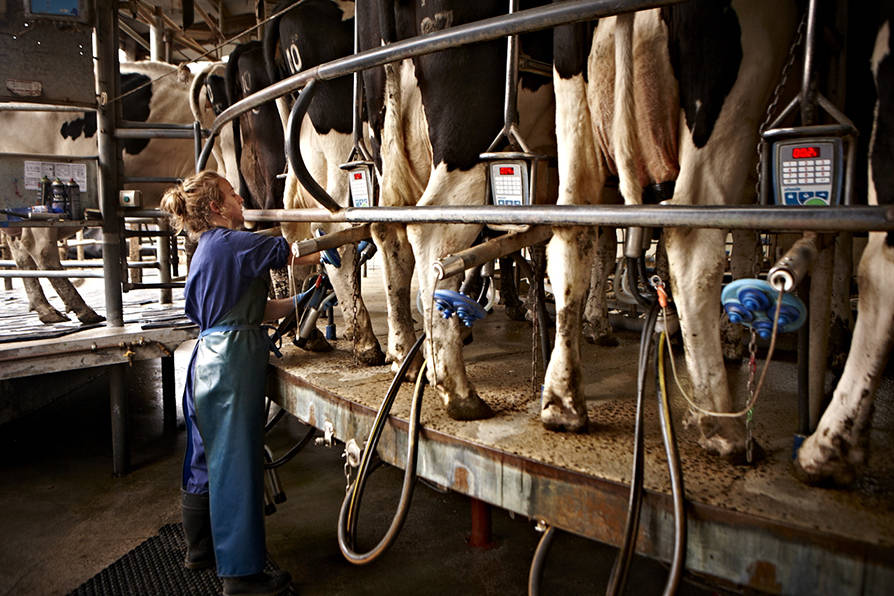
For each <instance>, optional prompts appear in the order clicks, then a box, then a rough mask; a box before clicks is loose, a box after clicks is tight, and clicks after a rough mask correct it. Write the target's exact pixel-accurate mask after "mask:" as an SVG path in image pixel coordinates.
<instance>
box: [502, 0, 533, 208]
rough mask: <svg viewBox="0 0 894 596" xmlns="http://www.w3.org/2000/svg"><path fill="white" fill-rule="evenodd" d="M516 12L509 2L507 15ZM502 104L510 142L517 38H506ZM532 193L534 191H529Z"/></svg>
mask: <svg viewBox="0 0 894 596" xmlns="http://www.w3.org/2000/svg"><path fill="white" fill-rule="evenodd" d="M515 12H518V0H509V14H513V13H515ZM504 97H505V100H504V103H503V124H504V128H503V133H504V134H505V135H507V137H508V139H509V140H510V141H511V140H512V137H511V136H509V135H510V134H511V128H512V125H513V124H516V119H517V118H518V109H517V106H518V36H517V35H510V36H509V37H508V38H506V94H505V96H504ZM531 192H532V193H533V192H534V191H533V190H531Z"/></svg>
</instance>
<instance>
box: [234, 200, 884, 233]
mask: <svg viewBox="0 0 894 596" xmlns="http://www.w3.org/2000/svg"><path fill="white" fill-rule="evenodd" d="M244 217H245V221H246V222H288V221H304V222H314V221H316V222H348V223H454V224H514V225H537V224H544V225H551V226H614V227H646V228H660V227H665V228H720V229H736V230H767V231H797V230H812V231H816V232H867V231H892V230H894V207H892V206H867V207H796V206H779V207H761V206H750V205H747V206H739V207H730V206H720V205H526V206H522V207H498V206H493V205H481V206H428V205H427V206H415V207H365V208H358V207H349V208H346V209H342V210H341V211H338V212H336V213H332V212H330V211H328V210H326V209H247V210H245V212H244Z"/></svg>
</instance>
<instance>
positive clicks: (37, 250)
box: [22, 229, 106, 324]
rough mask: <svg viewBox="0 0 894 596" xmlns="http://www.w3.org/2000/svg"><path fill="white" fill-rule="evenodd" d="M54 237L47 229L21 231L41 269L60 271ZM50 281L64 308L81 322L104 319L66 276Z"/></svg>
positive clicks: (95, 321) (96, 321)
mask: <svg viewBox="0 0 894 596" xmlns="http://www.w3.org/2000/svg"><path fill="white" fill-rule="evenodd" d="M56 238H57V235H56V233H55V232H54V231H51V230H49V229H47V230H46V231H45V232H44V231H38V230H31V231H30V234H29V233H28V232H23V233H22V240H23V242H24V244H25V246H27V247H28V252H29V253H30V254H31V256H32V258H34V261H35V262H36V263H37V265H38V267H40V268H41V269H46V270H53V271H62V263H61V262H60V261H59V251H58V250H56ZM50 283H51V284H52V285H53V289H54V290H56V293H57V294H58V295H59V298H61V299H62V302H63V303H65V308H67V309H68V310H69V311H71V312H74V314H75V316H77V317H78V320H79V321H81V322H82V323H88V324H89V323H99V322H100V321H105V320H106V318H105V317H103V316H101V315H98V314H96V312H95V311H94V310H93V309H92V308H90V307H89V306H88V305H87V303H86V302H84V299H83V298H82V297H81V295H80V294H79V293H78V291H77V289H75V287H74V285H73V284H72V283H71V280H69V279H68V278H65V277H51V278H50Z"/></svg>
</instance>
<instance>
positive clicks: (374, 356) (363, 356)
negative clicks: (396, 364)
mask: <svg viewBox="0 0 894 596" xmlns="http://www.w3.org/2000/svg"><path fill="white" fill-rule="evenodd" d="M357 360H359V361H360V363H361V364H363V365H364V366H382V365H383V364H385V352H383V351H382V348H380V347H379V346H378V345H375V346H372V347H371V348H367V349H365V350H358V351H357Z"/></svg>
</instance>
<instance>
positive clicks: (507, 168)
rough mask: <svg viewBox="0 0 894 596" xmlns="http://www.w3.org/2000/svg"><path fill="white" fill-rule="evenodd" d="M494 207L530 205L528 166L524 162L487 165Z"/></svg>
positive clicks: (499, 162) (503, 162)
mask: <svg viewBox="0 0 894 596" xmlns="http://www.w3.org/2000/svg"><path fill="white" fill-rule="evenodd" d="M488 168H489V170H488V171H489V174H490V190H491V196H492V197H493V204H494V205H505V206H510V207H516V206H520V205H530V204H531V199H530V196H531V195H530V190H529V188H528V164H527V163H526V162H524V161H521V160H519V161H495V162H491V163H490V164H488Z"/></svg>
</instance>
